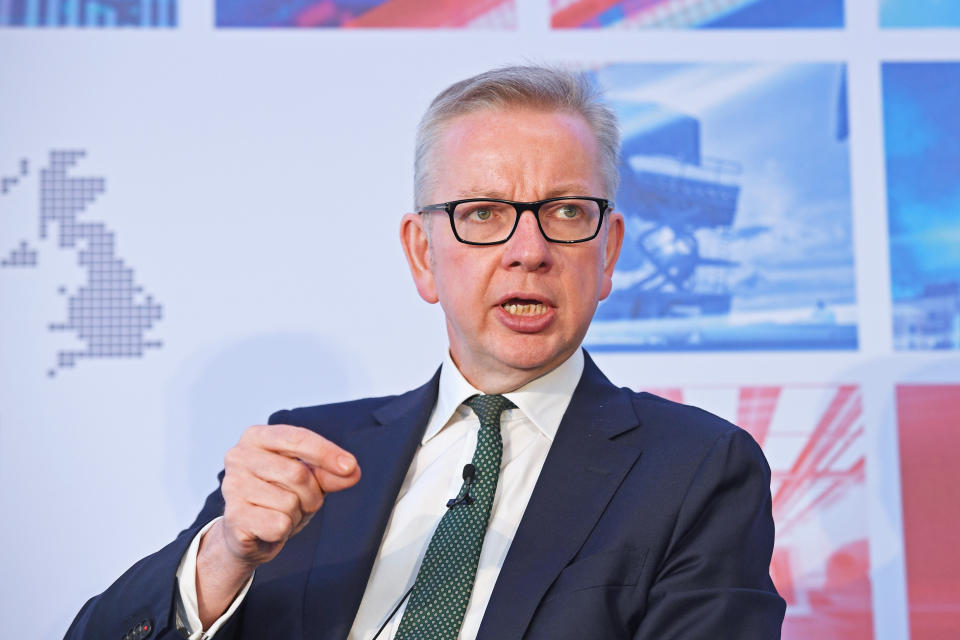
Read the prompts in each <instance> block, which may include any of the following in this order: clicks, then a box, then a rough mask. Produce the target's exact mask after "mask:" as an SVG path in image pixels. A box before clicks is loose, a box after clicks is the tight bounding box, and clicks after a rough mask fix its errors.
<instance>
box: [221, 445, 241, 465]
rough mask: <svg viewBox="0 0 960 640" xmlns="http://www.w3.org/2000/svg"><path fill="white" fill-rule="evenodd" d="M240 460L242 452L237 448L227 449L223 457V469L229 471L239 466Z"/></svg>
mask: <svg viewBox="0 0 960 640" xmlns="http://www.w3.org/2000/svg"><path fill="white" fill-rule="evenodd" d="M242 458H243V452H242V450H241V449H240V448H239V446H236V447H231V448H230V449H227V452H226V453H225V454H224V456H223V467H224V468H225V469H230V468H233V467H236V466H239V464H240V460H241V459H242Z"/></svg>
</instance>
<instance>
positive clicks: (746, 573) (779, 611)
mask: <svg viewBox="0 0 960 640" xmlns="http://www.w3.org/2000/svg"><path fill="white" fill-rule="evenodd" d="M773 540H774V527H773V517H772V513H771V499H770V468H769V466H768V465H767V462H766V459H765V458H764V457H763V453H762V452H761V450H760V447H759V446H757V444H756V442H754V440H753V438H751V437H750V436H749V435H748V434H747V433H746V432H745V431H742V430H740V429H732V430H729V431H727V432H725V433H724V434H722V435H721V436H719V437H718V439H717V440H716V441H715V443H714V445H713V446H712V447H711V449H710V450H709V452H708V453H707V455H706V456H705V457H704V459H703V461H702V462H701V463H700V465H699V467H698V468H697V471H696V472H695V473H694V475H693V477H692V480H691V482H690V485H689V487H688V488H687V491H686V494H685V497H684V500H683V503H682V505H681V508H680V511H679V515H678V517H677V522H676V526H675V527H674V530H673V534H672V536H671V539H670V542H669V547H668V551H667V553H666V555H665V556H664V558H665V559H664V560H663V562H662V564H661V565H660V567H659V568H658V572H657V577H656V580H655V582H654V584H653V585H652V587H651V589H650V593H649V599H648V602H647V611H646V615H645V616H644V617H643V620H642V622H641V624H640V627H639V629H638V630H637V632H636V634H635V636H634V638H635V640H699V639H701V638H702V639H704V640H707V639H709V640H742V639H743V638H750V639H751V640H774V639H778V638H780V627H781V624H782V622H783V615H784V611H785V608H786V603H785V602H784V601H783V599H781V598H780V596H779V595H778V594H777V591H776V589H775V587H774V586H773V582H772V581H771V580H770V574H769V566H770V556H771V554H772V552H773Z"/></svg>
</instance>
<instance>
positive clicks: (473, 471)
mask: <svg viewBox="0 0 960 640" xmlns="http://www.w3.org/2000/svg"><path fill="white" fill-rule="evenodd" d="M476 476H477V468H476V467H474V466H473V465H472V464H467V465H464V467H463V489H462V490H461V492H460V495H459V496H457V497H456V498H450V499H449V500H447V509H453V508H454V507H455V506H457V505H458V504H467V505H470V504H473V496H471V495H470V487H472V486H473V479H474V478H475V477H476Z"/></svg>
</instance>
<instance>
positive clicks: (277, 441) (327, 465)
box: [241, 424, 357, 476]
mask: <svg viewBox="0 0 960 640" xmlns="http://www.w3.org/2000/svg"><path fill="white" fill-rule="evenodd" d="M245 438H248V439H249V440H250V441H251V442H253V443H255V444H256V445H257V446H259V447H261V448H263V449H267V450H269V451H274V452H276V453H280V454H283V455H285V456H287V457H290V458H299V459H300V460H303V461H304V462H306V463H307V464H309V465H311V466H313V467H316V468H320V469H324V470H326V471H329V472H330V473H333V474H336V475H342V476H348V475H350V474H352V473H353V472H354V470H355V469H356V468H357V460H356V458H354V457H353V455H351V454H350V453H349V452H348V451H345V450H343V449H341V448H340V447H338V446H337V445H335V444H334V443H332V442H330V441H329V440H327V439H326V438H324V437H323V436H321V435H319V434H317V433H314V432H313V431H310V430H309V429H306V428H304V427H295V426H292V425H288V424H275V425H269V426H263V425H258V426H255V427H250V428H249V429H247V430H246V431H245V432H244V434H243V438H241V440H243V439H245Z"/></svg>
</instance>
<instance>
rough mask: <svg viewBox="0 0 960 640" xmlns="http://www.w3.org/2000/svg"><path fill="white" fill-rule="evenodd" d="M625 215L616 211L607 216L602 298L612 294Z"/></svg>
mask: <svg viewBox="0 0 960 640" xmlns="http://www.w3.org/2000/svg"><path fill="white" fill-rule="evenodd" d="M623 224H624V223H623V215H621V214H619V213H617V212H616V211H614V212H613V213H611V214H610V215H609V216H607V242H606V244H605V245H604V247H603V283H602V284H601V286H600V299H601V300H603V299H604V298H606V297H607V296H609V295H610V291H611V289H613V269H614V268H615V267H616V266H617V258H619V257H620V247H622V246H623V229H624V227H623Z"/></svg>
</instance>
